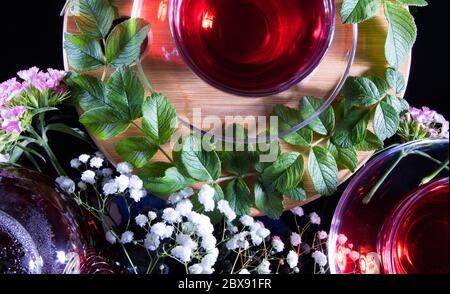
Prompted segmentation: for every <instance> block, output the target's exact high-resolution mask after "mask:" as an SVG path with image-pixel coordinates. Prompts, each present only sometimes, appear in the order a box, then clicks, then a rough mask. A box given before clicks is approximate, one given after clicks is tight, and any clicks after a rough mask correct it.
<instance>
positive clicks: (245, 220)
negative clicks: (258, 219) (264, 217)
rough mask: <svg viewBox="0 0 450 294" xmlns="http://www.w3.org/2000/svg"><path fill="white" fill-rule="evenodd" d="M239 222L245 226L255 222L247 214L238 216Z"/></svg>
mask: <svg viewBox="0 0 450 294" xmlns="http://www.w3.org/2000/svg"><path fill="white" fill-rule="evenodd" d="M240 221H241V224H242V225H244V226H246V227H250V226H252V225H253V223H254V222H255V220H254V219H253V217H251V216H248V215H244V216H243V217H241V218H240Z"/></svg>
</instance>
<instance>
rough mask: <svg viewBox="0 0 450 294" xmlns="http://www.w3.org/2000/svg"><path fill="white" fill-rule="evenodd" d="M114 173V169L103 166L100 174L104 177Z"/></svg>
mask: <svg viewBox="0 0 450 294" xmlns="http://www.w3.org/2000/svg"><path fill="white" fill-rule="evenodd" d="M113 174H114V171H113V170H112V169H110V168H104V169H102V176H103V177H105V178H109V177H111V176H112V175H113Z"/></svg>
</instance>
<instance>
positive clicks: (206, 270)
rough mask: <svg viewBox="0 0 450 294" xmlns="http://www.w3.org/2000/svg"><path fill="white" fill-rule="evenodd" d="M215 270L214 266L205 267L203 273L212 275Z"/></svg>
mask: <svg viewBox="0 0 450 294" xmlns="http://www.w3.org/2000/svg"><path fill="white" fill-rule="evenodd" d="M214 272H215V270H214V269H213V268H212V267H204V268H203V272H202V275H212V274H213V273H214Z"/></svg>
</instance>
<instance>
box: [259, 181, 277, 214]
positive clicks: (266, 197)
mask: <svg viewBox="0 0 450 294" xmlns="http://www.w3.org/2000/svg"><path fill="white" fill-rule="evenodd" d="M255 204H256V208H257V209H259V210H260V211H261V212H263V213H264V214H265V215H267V216H268V217H270V218H272V219H279V218H280V217H281V215H282V214H283V210H284V205H283V195H282V194H281V193H279V192H276V191H275V192H271V193H268V192H267V191H265V190H264V186H263V185H262V184H261V183H259V182H256V183H255Z"/></svg>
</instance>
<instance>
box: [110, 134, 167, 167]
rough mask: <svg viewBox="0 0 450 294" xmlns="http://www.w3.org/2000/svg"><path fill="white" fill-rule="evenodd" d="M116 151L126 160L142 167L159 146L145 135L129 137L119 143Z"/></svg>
mask: <svg viewBox="0 0 450 294" xmlns="http://www.w3.org/2000/svg"><path fill="white" fill-rule="evenodd" d="M116 151H117V153H118V154H119V155H120V157H121V158H122V159H123V160H125V161H126V162H129V163H131V164H132V165H134V166H135V167H137V168H142V167H143V166H144V165H146V164H147V163H148V162H149V161H150V160H151V159H152V158H153V156H155V154H156V152H158V146H155V145H153V144H151V143H150V142H149V141H148V140H147V139H146V138H145V137H129V138H126V139H123V140H121V141H120V142H119V143H117V145H116Z"/></svg>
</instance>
